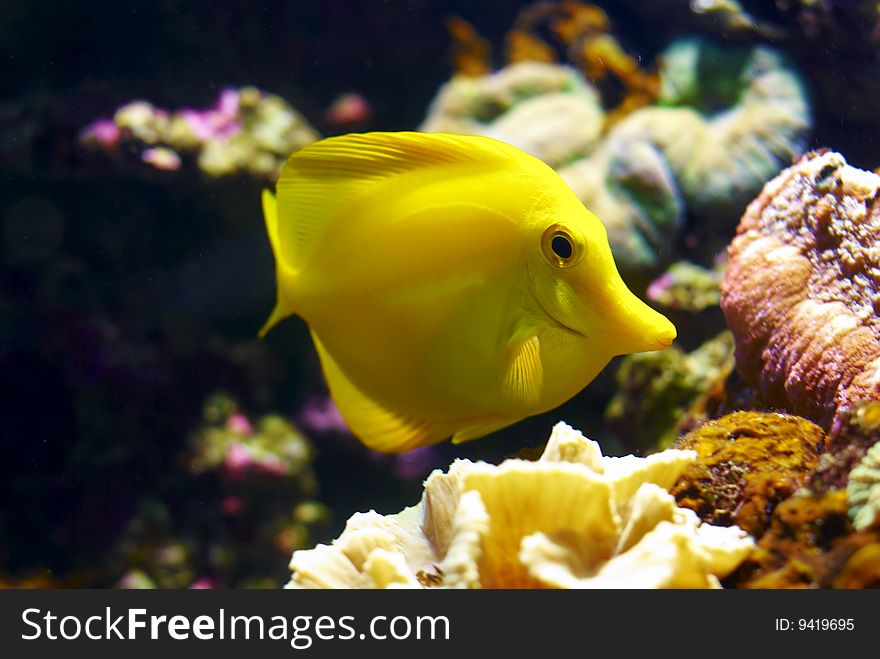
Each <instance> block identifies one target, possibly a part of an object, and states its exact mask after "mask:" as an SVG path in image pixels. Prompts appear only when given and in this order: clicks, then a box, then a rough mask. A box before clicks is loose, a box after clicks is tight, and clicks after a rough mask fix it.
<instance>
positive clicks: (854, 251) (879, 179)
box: [721, 151, 880, 429]
mask: <svg viewBox="0 0 880 659" xmlns="http://www.w3.org/2000/svg"><path fill="white" fill-rule="evenodd" d="M878 197H880V176H877V175H876V174H873V173H871V172H865V171H862V170H859V169H855V168H854V167H850V166H849V165H847V163H846V161H845V160H844V158H843V156H841V155H840V154H838V153H834V152H827V151H826V152H823V153H810V154H808V155H806V156H804V157H803V158H802V159H801V160H800V161H799V162H798V163H796V164H795V165H793V166H792V167H789V168H788V169H786V170H785V171H783V172H782V173H781V174H780V175H779V176H777V177H776V178H775V179H773V180H772V181H770V182H769V183H768V184H767V185H765V186H764V190H763V191H762V192H761V194H760V195H759V196H758V198H757V199H755V200H754V201H753V202H752V203H751V204H750V205H749V207H748V209H747V210H746V213H745V215H743V217H742V220H741V221H740V225H739V228H738V229H737V235H736V238H735V239H734V240H733V243H732V244H731V246H730V248H729V250H728V252H729V256H730V261H729V266H728V269H727V272H726V275H725V278H724V282H723V284H722V289H721V307H722V310H723V311H724V315H725V317H726V319H727V324H728V326H729V327H730V329H731V330H732V331H733V334H734V338H735V341H736V362H737V368H738V369H739V371H740V372H741V373H742V375H743V377H744V378H745V379H746V380H747V381H748V382H749V384H751V385H752V386H754V387H755V388H756V389H757V390H758V392H759V394H760V395H761V397H762V398H763V399H764V400H765V401H766V402H767V403H768V404H770V405H773V406H778V407H780V408H783V409H785V410H787V411H790V412H793V413H795V414H799V415H801V416H804V417H806V418H808V419H811V420H813V421H815V422H816V423H818V424H819V425H821V426H823V427H825V428H826V429H827V428H828V427H830V426H831V424H832V422H834V421H835V420H836V419H838V417H839V415H840V413H841V411H842V410H844V409H846V408H848V407H851V406H852V405H853V404H854V403H855V402H856V401H859V400H880V318H878V316H877V311H878V309H880V246H878V244H877V240H876V236H877V235H878V231H880V204H877V203H875V202H876V200H877V199H878Z"/></svg>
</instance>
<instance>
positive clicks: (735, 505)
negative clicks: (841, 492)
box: [670, 412, 825, 537]
mask: <svg viewBox="0 0 880 659" xmlns="http://www.w3.org/2000/svg"><path fill="white" fill-rule="evenodd" d="M824 444H825V433H824V432H822V430H821V428H819V427H818V426H816V425H814V424H812V423H810V422H809V421H806V420H804V419H801V418H799V417H796V416H789V415H784V414H773V413H760V412H734V413H733V414H729V415H727V416H724V417H722V418H720V419H717V420H715V421H709V422H707V423H704V424H703V425H701V426H700V427H698V428H696V429H695V430H694V431H692V432H691V433H689V434H687V435H685V436H684V437H682V438H681V439H680V440H679V441H678V442H676V444H675V447H676V448H678V449H688V450H694V451H696V452H697V460H696V461H695V462H694V463H693V464H692V465H690V466H689V467H688V468H687V469H686V470H685V471H684V473H683V474H682V475H681V477H680V478H679V479H678V482H676V484H675V486H674V487H673V488H672V489H671V490H670V491H671V493H672V494H673V495H674V496H675V499H676V501H677V502H678V504H679V505H680V506H684V507H686V508H690V509H692V510H694V511H695V512H696V513H697V515H699V516H700V519H702V520H703V521H704V522H708V523H710V524H719V525H722V526H726V525H728V524H736V525H737V526H739V527H741V528H743V529H745V530H746V531H748V532H749V533H750V534H751V535H753V536H755V537H760V535H761V534H762V533H763V532H764V530H765V529H766V528H767V525H768V523H769V518H770V515H771V514H772V512H773V509H774V508H775V507H776V505H777V504H779V502H781V501H784V500H785V499H787V498H788V497H790V496H791V495H792V494H794V493H795V492H796V491H797V490H798V489H799V488H800V487H802V486H804V485H805V484H806V483H807V481H808V479H809V477H810V474H811V473H812V471H813V469H814V468H815V467H816V464H817V463H818V462H819V455H820V453H821V451H822V449H823V447H824Z"/></svg>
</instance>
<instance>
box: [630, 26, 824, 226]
mask: <svg viewBox="0 0 880 659" xmlns="http://www.w3.org/2000/svg"><path fill="white" fill-rule="evenodd" d="M660 61H661V67H660V80H661V92H660V98H659V101H658V105H659V107H653V108H645V109H643V110H640V111H639V112H638V113H634V114H633V115H632V116H630V117H629V118H628V119H627V125H626V127H625V128H624V127H621V130H620V132H621V134H623V135H625V136H627V137H628V138H630V139H637V138H641V139H646V140H648V141H650V142H651V143H653V144H655V145H656V146H657V147H658V148H659V149H660V150H661V152H662V153H663V155H664V157H665V158H666V160H667V161H668V162H669V165H670V167H671V169H672V171H673V173H674V174H675V178H676V181H677V182H678V185H679V186H680V188H681V191H682V195H683V196H684V198H685V200H686V201H687V204H688V208H689V209H692V210H693V211H694V212H696V213H698V214H722V215H723V216H726V217H728V218H729V217H731V216H732V214H733V213H736V214H738V212H739V209H740V208H741V206H742V204H743V203H745V202H746V201H748V200H749V199H751V198H752V197H753V196H754V195H755V193H757V192H758V190H759V189H760V187H761V186H762V185H763V184H764V182H765V181H766V180H767V179H768V178H769V177H770V176H773V175H774V174H775V173H777V172H778V171H779V170H780V168H781V167H782V166H783V165H784V164H786V163H788V162H790V160H791V158H792V157H793V156H795V155H798V154H799V153H801V152H802V151H803V149H804V147H805V145H806V143H807V142H806V140H807V136H808V133H809V130H810V126H811V117H810V110H809V105H808V102H807V97H806V92H805V91H804V89H803V85H802V83H801V81H800V78H799V76H798V75H797V74H796V73H795V72H794V71H793V69H792V68H791V65H790V64H789V63H788V62H787V60H786V59H785V58H784V57H783V56H782V55H781V54H780V53H779V52H777V51H775V50H773V49H771V48H769V47H766V46H754V47H752V48H739V49H738V48H731V47H729V46H723V47H722V46H720V45H718V44H715V43H713V42H710V41H706V40H702V39H693V38H692V39H681V40H679V41H676V42H674V43H673V44H672V45H670V46H669V47H668V48H667V49H666V50H665V51H664V52H663V53H662V54H661V56H660ZM719 224H720V219H719V218H715V219H714V220H713V226H714V228H716V230H717V228H718V225H719Z"/></svg>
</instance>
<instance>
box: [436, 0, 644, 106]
mask: <svg viewBox="0 0 880 659" xmlns="http://www.w3.org/2000/svg"><path fill="white" fill-rule="evenodd" d="M543 27H548V28H549V30H550V32H551V33H552V34H553V35H554V36H555V37H556V40H557V41H558V45H559V46H561V47H562V49H563V50H564V51H565V52H566V55H567V57H568V58H569V59H570V60H571V62H573V63H574V64H575V65H576V66H577V67H578V68H580V69H581V71H582V72H583V73H584V74H585V75H586V76H587V77H588V78H589V79H590V80H591V81H592V82H594V83H598V82H602V81H604V80H606V79H607V78H609V77H612V78H614V79H616V80H617V82H618V83H619V86H620V87H622V89H623V95H622V98H621V99H620V102H619V103H618V105H617V107H616V108H615V109H614V110H612V112H611V113H610V114H609V117H608V122H609V124H611V123H614V122H616V121H617V120H618V119H619V118H621V117H623V116H624V115H626V114H628V113H630V112H632V111H633V110H635V109H636V108H639V107H642V106H643V105H649V104H651V103H653V102H654V101H656V100H657V98H658V96H659V93H660V76H659V74H657V73H656V72H647V71H643V70H642V69H641V68H640V67H639V65H638V62H637V61H636V60H635V59H633V58H632V57H631V56H630V55H628V54H627V53H626V52H625V51H624V50H623V48H621V46H620V44H619V43H618V42H617V40H616V39H615V38H614V37H613V36H612V35H611V33H610V32H611V21H610V20H609V18H608V15H607V14H606V13H605V12H604V11H603V10H602V9H600V8H599V7H597V6H596V5H591V4H586V3H583V2H578V1H577V0H557V1H554V2H536V3H533V4H531V5H528V6H526V7H525V8H524V9H523V10H521V11H520V13H519V14H518V15H517V18H516V21H515V22H514V26H513V29H512V30H511V31H510V32H509V33H508V35H507V61H508V63H509V64H513V63H516V62H524V61H537V62H555V61H556V60H557V56H556V50H555V48H554V47H553V46H552V45H550V44H548V43H547V42H545V41H544V40H543V39H541V37H539V36H538V35H537V32H538V31H539V30H540V29H541V28H543ZM447 28H448V29H449V32H450V34H451V35H452V39H453V60H454V62H455V70H456V71H457V72H458V73H460V74H462V75H465V76H470V77H477V76H481V75H485V74H487V73H488V72H489V71H490V69H491V64H490V47H489V44H488V42H487V41H486V40H485V39H484V38H483V37H481V36H480V35H479V34H478V33H477V31H476V30H475V29H474V28H473V26H471V24H470V23H468V22H467V21H465V20H464V19H462V18H459V17H457V16H453V17H451V18H449V19H448V20H447Z"/></svg>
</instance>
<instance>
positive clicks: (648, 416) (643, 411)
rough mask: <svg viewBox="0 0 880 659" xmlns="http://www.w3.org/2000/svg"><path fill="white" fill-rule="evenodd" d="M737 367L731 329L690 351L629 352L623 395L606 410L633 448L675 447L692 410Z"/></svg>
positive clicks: (620, 382)
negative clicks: (734, 362) (689, 411)
mask: <svg viewBox="0 0 880 659" xmlns="http://www.w3.org/2000/svg"><path fill="white" fill-rule="evenodd" d="M732 368H733V340H732V338H731V336H730V333H729V332H723V333H722V334H720V335H718V336H717V337H715V338H714V339H711V340H709V341H707V342H706V343H704V344H703V345H701V346H700V347H699V348H697V349H696V350H694V351H693V352H690V353H686V352H684V351H683V350H681V349H680V348H677V347H675V346H672V347H671V348H668V349H666V350H663V351H661V352H644V353H637V354H634V355H628V356H626V357H625V358H624V359H623V360H622V361H621V364H620V368H619V369H618V371H617V374H616V375H615V380H616V382H617V393H616V394H615V395H614V398H612V399H611V401H610V402H609V403H608V407H606V408H605V420H606V422H607V423H608V425H609V427H610V428H611V429H612V430H613V431H614V433H615V434H616V435H617V436H618V437H619V438H620V439H621V440H622V441H623V443H624V444H625V445H626V446H628V447H631V448H638V449H639V450H641V451H655V450H658V449H665V448H669V447H670V446H672V444H673V442H675V440H676V439H678V436H679V434H680V431H681V428H680V423H681V422H682V420H683V419H684V418H685V415H686V413H687V412H688V410H690V409H691V408H692V407H693V405H694V404H695V403H696V402H697V401H698V400H699V398H700V397H701V396H703V395H704V394H705V393H706V392H707V391H708V390H709V389H710V388H711V387H712V386H713V385H714V384H715V383H717V382H719V380H721V381H723V380H724V378H726V377H727V374H728V373H729V372H730V370H731V369H732Z"/></svg>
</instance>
